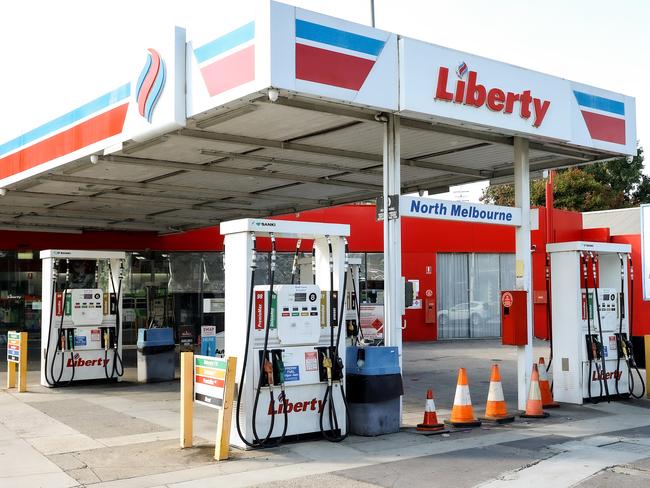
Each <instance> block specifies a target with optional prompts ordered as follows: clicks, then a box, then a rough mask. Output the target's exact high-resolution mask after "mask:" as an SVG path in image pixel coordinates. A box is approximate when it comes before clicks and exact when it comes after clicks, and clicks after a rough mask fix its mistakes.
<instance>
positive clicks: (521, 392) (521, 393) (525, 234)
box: [514, 137, 533, 410]
mask: <svg viewBox="0 0 650 488" xmlns="http://www.w3.org/2000/svg"><path fill="white" fill-rule="evenodd" d="M514 153H515V154H514V156H515V158H514V162H515V164H514V172H515V207H519V208H520V209H521V225H520V226H519V227H517V229H516V231H515V246H516V256H515V259H516V266H515V268H516V288H517V289H518V290H525V291H526V292H527V302H528V303H527V307H526V308H527V315H526V330H527V337H528V344H527V345H526V346H524V347H521V346H518V347H517V405H518V408H519V409H520V410H525V408H526V399H527V395H528V384H529V381H530V373H531V370H532V367H533V296H532V295H533V294H532V274H531V273H532V269H533V268H532V256H531V241H530V161H529V154H530V150H529V145H528V140H527V139H522V138H521V137H515V140H514Z"/></svg>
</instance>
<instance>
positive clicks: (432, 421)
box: [417, 390, 445, 432]
mask: <svg viewBox="0 0 650 488" xmlns="http://www.w3.org/2000/svg"><path fill="white" fill-rule="evenodd" d="M444 429H445V425H444V424H441V423H438V415H437V414H436V404H435V403H434V402H433V390H427V401H426V403H425V404H424V420H423V421H422V423H421V424H418V425H417V430H419V431H426V432H433V431H437V430H444Z"/></svg>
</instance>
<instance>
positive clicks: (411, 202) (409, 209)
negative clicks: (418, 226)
mask: <svg viewBox="0 0 650 488" xmlns="http://www.w3.org/2000/svg"><path fill="white" fill-rule="evenodd" d="M400 213H401V216H402V217H419V218H425V219H441V220H456V221H459V222H476V223H481V224H500V225H512V226H519V225H521V209H519V208H515V207H503V206H499V205H482V204H478V203H465V202H452V201H448V200H436V199H433V198H418V197H408V196H402V197H401V198H400Z"/></svg>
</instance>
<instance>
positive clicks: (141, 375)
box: [137, 327, 176, 383]
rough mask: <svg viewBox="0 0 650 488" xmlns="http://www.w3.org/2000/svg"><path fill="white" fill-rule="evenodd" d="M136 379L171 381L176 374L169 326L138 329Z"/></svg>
mask: <svg viewBox="0 0 650 488" xmlns="http://www.w3.org/2000/svg"><path fill="white" fill-rule="evenodd" d="M137 346H138V381H139V382H141V383H152V382H154V381H172V380H173V379H174V378H175V376H176V346H175V344H174V329H172V328H171V327H164V328H157V329H140V330H138V342H137Z"/></svg>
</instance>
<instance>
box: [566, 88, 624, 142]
mask: <svg viewBox="0 0 650 488" xmlns="http://www.w3.org/2000/svg"><path fill="white" fill-rule="evenodd" d="M573 94H574V95H575V97H576V100H577V101H578V105H579V106H580V112H581V113H582V118H583V119H584V121H585V124H586V125H587V130H588V131H589V135H590V136H591V138H592V139H594V140H597V141H605V142H613V143H615V144H625V104H624V103H623V102H619V101H618V100H612V99H610V98H605V97H600V96H597V95H592V94H590V93H585V92H581V91H577V90H573Z"/></svg>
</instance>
